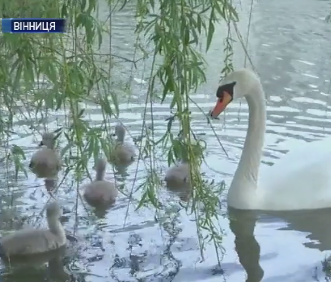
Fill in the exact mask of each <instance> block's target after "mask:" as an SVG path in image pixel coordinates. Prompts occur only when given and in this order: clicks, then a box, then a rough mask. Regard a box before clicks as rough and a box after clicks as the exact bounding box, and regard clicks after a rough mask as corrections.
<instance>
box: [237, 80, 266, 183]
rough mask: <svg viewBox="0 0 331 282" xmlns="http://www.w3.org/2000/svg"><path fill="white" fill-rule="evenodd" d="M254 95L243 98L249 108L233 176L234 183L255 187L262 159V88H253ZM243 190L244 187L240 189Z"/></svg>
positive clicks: (263, 112) (264, 118)
mask: <svg viewBox="0 0 331 282" xmlns="http://www.w3.org/2000/svg"><path fill="white" fill-rule="evenodd" d="M255 91H256V93H252V94H251V95H250V94H248V95H246V96H245V98H246V100H247V103H248V108H249V122H248V130H247V135H246V140H245V144H244V148H243V153H242V155H241V159H240V161H239V164H238V168H237V171H236V173H235V175H234V181H239V183H241V184H243V183H249V186H250V187H254V188H255V187H256V185H257V180H258V173H259V166H260V161H261V157H262V149H263V143H264V133H265V127H266V110H265V95H264V92H263V89H262V86H261V85H260V84H259V86H258V87H257V88H255ZM242 188H243V189H245V188H244V187H242Z"/></svg>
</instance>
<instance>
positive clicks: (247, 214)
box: [228, 207, 264, 282]
mask: <svg viewBox="0 0 331 282" xmlns="http://www.w3.org/2000/svg"><path fill="white" fill-rule="evenodd" d="M228 215H229V220H230V229H231V231H232V232H233V234H234V235H235V248H236V252H237V254H238V257H239V261H240V263H241V265H242V266H243V268H244V269H245V271H246V273H247V280H246V281H247V282H258V281H261V280H262V278H263V275H264V272H263V269H262V267H261V266H260V264H259V261H260V245H259V243H258V242H257V241H256V239H255V236H254V228H255V224H256V219H257V214H256V212H255V211H242V210H236V209H233V208H230V207H229V208H228Z"/></svg>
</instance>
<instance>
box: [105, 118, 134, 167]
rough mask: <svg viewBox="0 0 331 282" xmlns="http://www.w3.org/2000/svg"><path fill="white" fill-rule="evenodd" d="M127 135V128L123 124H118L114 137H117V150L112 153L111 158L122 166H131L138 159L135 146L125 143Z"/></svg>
mask: <svg viewBox="0 0 331 282" xmlns="http://www.w3.org/2000/svg"><path fill="white" fill-rule="evenodd" d="M125 133H126V130H125V127H124V126H123V125H122V124H121V123H118V124H116V126H115V134H114V135H115V136H116V137H117V139H116V144H115V148H114V150H113V152H112V154H113V155H112V156H111V157H112V159H114V161H115V162H116V163H117V164H120V165H126V164H130V163H131V162H133V161H134V159H135V157H136V152H135V148H134V146H133V145H131V144H129V143H127V142H124V138H125Z"/></svg>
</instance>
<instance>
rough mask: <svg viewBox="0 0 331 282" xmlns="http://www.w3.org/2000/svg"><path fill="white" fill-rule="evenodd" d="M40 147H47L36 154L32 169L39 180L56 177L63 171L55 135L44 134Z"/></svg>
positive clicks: (33, 158)
mask: <svg viewBox="0 0 331 282" xmlns="http://www.w3.org/2000/svg"><path fill="white" fill-rule="evenodd" d="M39 146H45V147H42V148H40V149H39V150H38V151H37V152H35V153H34V154H33V156H32V158H31V162H30V165H29V167H30V169H31V171H32V172H33V173H34V174H35V175H36V176H37V177H38V178H53V177H56V176H57V174H58V172H59V171H60V170H61V166H62V161H61V156H60V155H59V153H58V152H56V150H55V148H54V147H55V137H54V135H53V133H44V134H43V136H42V141H41V142H40V144H39Z"/></svg>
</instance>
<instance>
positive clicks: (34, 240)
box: [0, 202, 66, 258]
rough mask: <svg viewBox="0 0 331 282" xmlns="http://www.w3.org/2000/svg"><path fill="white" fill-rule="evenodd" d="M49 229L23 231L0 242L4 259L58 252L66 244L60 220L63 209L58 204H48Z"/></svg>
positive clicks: (0, 251)
mask: <svg viewBox="0 0 331 282" xmlns="http://www.w3.org/2000/svg"><path fill="white" fill-rule="evenodd" d="M46 214H47V221H48V229H23V230H18V231H15V232H13V233H12V234H9V235H7V236H5V237H3V238H1V240H0V255H1V256H3V257H7V258H8V257H14V256H26V255H38V254H42V253H46V252H50V251H53V250H56V249H58V248H60V247H62V246H64V245H65V244H66V235H65V231H64V229H63V226H62V224H61V222H60V221H59V218H60V216H61V209H60V206H59V205H58V203H57V202H51V203H49V204H47V209H46Z"/></svg>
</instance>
